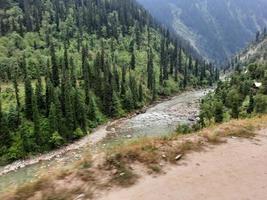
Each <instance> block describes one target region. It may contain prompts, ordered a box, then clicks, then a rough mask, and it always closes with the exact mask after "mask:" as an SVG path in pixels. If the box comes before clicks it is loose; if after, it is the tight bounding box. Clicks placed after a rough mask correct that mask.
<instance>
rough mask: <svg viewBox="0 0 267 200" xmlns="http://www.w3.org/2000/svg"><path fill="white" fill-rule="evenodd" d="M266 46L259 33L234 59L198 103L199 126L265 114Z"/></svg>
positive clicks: (264, 37)
mask: <svg viewBox="0 0 267 200" xmlns="http://www.w3.org/2000/svg"><path fill="white" fill-rule="evenodd" d="M266 44H267V35H266V32H263V33H260V34H258V35H257V40H256V41H255V42H252V43H251V44H250V45H248V47H247V48H245V49H244V51H242V52H241V53H240V54H238V55H237V56H236V57H235V58H234V60H233V62H232V67H233V69H232V70H233V73H232V74H231V75H230V77H228V78H227V80H226V81H224V82H219V83H218V86H217V88H216V90H215V93H211V94H210V95H208V96H207V97H206V98H205V99H204V101H203V103H202V108H201V123H202V125H203V126H207V125H210V124H213V123H215V122H216V123H220V122H224V121H228V120H229V119H231V118H246V117H253V116H255V115H259V114H264V113H267V56H266V55H267V45H266Z"/></svg>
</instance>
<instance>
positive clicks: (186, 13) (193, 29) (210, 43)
mask: <svg viewBox="0 0 267 200" xmlns="http://www.w3.org/2000/svg"><path fill="white" fill-rule="evenodd" d="M138 1H139V2H140V3H141V4H142V5H144V7H145V8H147V9H148V10H150V12H151V13H152V15H153V16H155V17H156V18H157V19H158V20H160V21H161V22H163V23H164V24H166V25H168V26H169V27H171V28H172V29H173V30H175V31H176V32H177V33H178V34H179V35H181V36H182V37H185V38H187V39H188V40H189V41H190V42H191V44H192V45H193V46H195V47H196V49H198V50H199V52H200V53H201V54H202V55H204V56H206V57H207V58H210V59H213V60H215V61H217V62H220V61H224V60H225V59H226V58H227V57H230V56H232V55H234V54H236V53H237V52H239V51H240V50H241V49H243V48H244V47H245V46H246V45H247V44H248V43H249V42H250V41H251V40H253V39H254V33H255V32H256V31H258V30H261V29H262V27H265V26H266V25H267V13H266V9H267V2H266V1H264V0H253V1H242V0H215V1H214V0H204V1H201V0H190V1H187V0H138Z"/></svg>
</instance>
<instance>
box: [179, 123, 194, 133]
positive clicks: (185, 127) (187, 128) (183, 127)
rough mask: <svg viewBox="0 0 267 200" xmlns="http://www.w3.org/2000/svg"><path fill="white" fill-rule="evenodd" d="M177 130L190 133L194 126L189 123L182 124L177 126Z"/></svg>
mask: <svg viewBox="0 0 267 200" xmlns="http://www.w3.org/2000/svg"><path fill="white" fill-rule="evenodd" d="M176 132H177V133H180V134H188V133H191V132H192V128H191V127H190V126H189V125H188V124H180V125H179V126H178V127H177V129H176Z"/></svg>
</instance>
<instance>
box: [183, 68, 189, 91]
mask: <svg viewBox="0 0 267 200" xmlns="http://www.w3.org/2000/svg"><path fill="white" fill-rule="evenodd" d="M187 84H188V68H187V66H185V69H184V79H183V87H184V88H186V87H187Z"/></svg>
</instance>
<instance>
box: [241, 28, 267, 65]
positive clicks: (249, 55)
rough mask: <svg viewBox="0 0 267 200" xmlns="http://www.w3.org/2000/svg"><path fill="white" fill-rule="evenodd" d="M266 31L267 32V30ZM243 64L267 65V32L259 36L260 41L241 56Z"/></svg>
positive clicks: (250, 46) (246, 49)
mask: <svg viewBox="0 0 267 200" xmlns="http://www.w3.org/2000/svg"><path fill="white" fill-rule="evenodd" d="M265 31H266V30H265ZM238 59H239V60H240V62H241V63H243V64H246V63H255V62H256V63H266V62H267V32H265V33H262V35H259V39H258V41H255V42H253V43H252V44H250V45H249V46H248V47H247V48H245V49H244V50H243V51H242V52H241V53H240V54H239V55H238Z"/></svg>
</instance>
